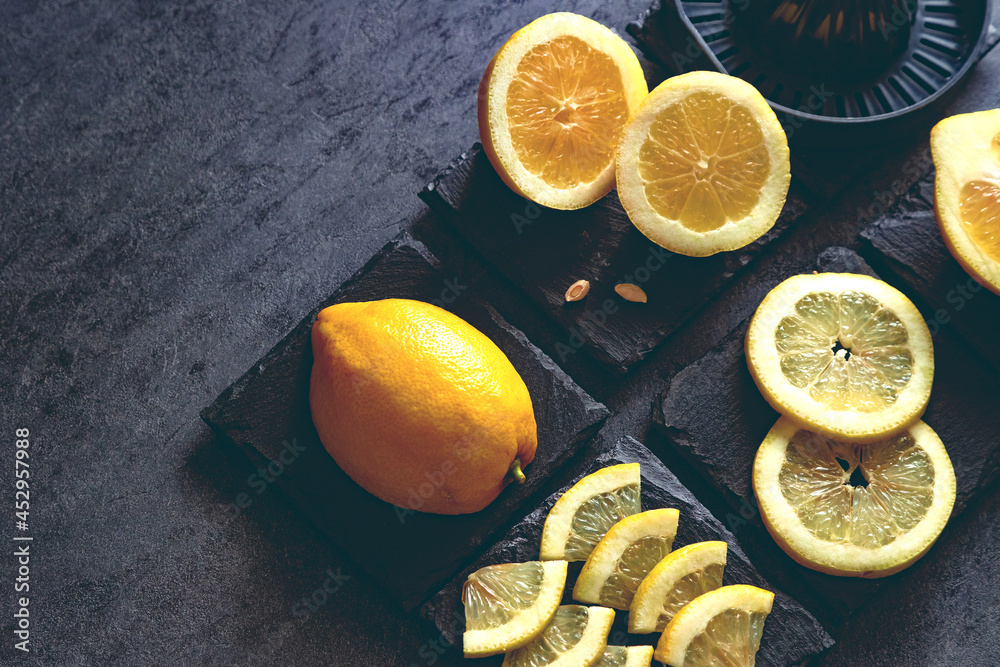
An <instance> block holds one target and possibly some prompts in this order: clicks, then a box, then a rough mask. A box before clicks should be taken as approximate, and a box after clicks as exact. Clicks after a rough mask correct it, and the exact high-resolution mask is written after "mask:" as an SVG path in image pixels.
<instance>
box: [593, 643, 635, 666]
mask: <svg viewBox="0 0 1000 667" xmlns="http://www.w3.org/2000/svg"><path fill="white" fill-rule="evenodd" d="M627 664H628V649H627V648H625V647H624V646H608V647H607V648H605V649H604V655H602V656H601V657H600V659H598V661H597V663H596V665H595V667H625V666H626V665H627Z"/></svg>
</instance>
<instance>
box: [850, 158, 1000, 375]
mask: <svg viewBox="0 0 1000 667" xmlns="http://www.w3.org/2000/svg"><path fill="white" fill-rule="evenodd" d="M861 236H862V238H863V239H864V240H865V242H866V243H867V246H868V248H869V249H870V250H872V251H874V252H875V253H876V254H875V256H873V257H872V261H873V262H874V263H875V264H876V265H877V266H879V267H880V268H881V267H882V266H883V265H884V267H885V268H887V269H889V270H890V271H891V272H892V273H894V274H895V275H897V276H899V278H900V279H901V280H902V281H903V282H904V283H905V284H906V286H907V287H909V288H910V289H911V290H913V291H915V292H916V293H917V294H919V295H920V296H921V297H922V298H923V300H924V301H925V303H926V304H927V306H929V307H930V309H931V311H932V312H931V313H929V317H928V321H927V324H928V326H929V327H930V328H931V333H936V332H937V331H938V330H940V329H946V328H954V330H955V331H956V332H958V333H959V334H960V335H961V336H962V337H963V338H965V340H967V341H968V342H969V344H971V345H972V346H973V347H974V348H975V349H976V350H977V351H978V352H979V353H980V354H982V355H983V356H984V357H986V359H988V360H989V361H990V363H992V364H993V366H994V367H995V368H997V369H1000V335H998V333H997V332H998V331H1000V296H998V295H996V294H994V293H993V292H991V291H989V290H988V289H986V288H985V287H983V286H982V285H980V284H979V283H977V282H976V281H975V280H974V279H973V278H972V277H970V276H969V274H968V273H966V272H965V270H964V269H963V268H962V266H961V265H960V264H959V263H958V262H957V261H955V258H954V257H952V256H951V253H950V252H948V248H947V247H946V246H945V244H944V241H943V240H942V239H941V233H940V231H939V229H938V226H937V220H936V218H935V216H934V171H933V170H931V171H930V172H929V173H927V174H925V175H924V176H923V177H922V178H921V179H920V180H919V181H917V183H916V184H914V186H913V187H912V188H911V189H910V191H909V192H907V193H906V195H905V196H903V197H902V198H901V199H900V200H899V201H898V202H897V203H896V205H895V206H894V207H893V208H892V209H891V210H890V211H889V212H887V213H886V214H885V215H883V216H882V217H881V218H879V219H878V220H876V221H875V222H873V223H872V224H871V225H870V226H869V227H868V228H867V229H865V230H864V231H863V232H862V233H861Z"/></svg>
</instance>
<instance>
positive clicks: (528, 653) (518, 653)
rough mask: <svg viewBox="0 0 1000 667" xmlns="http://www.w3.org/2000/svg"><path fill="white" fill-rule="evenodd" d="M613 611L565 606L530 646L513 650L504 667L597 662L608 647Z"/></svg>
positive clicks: (560, 666)
mask: <svg viewBox="0 0 1000 667" xmlns="http://www.w3.org/2000/svg"><path fill="white" fill-rule="evenodd" d="M614 620H615V612H614V610H613V609H607V608H605V607H583V606H580V605H574V604H571V605H563V606H562V607H559V609H558V610H557V611H556V614H555V616H554V617H553V618H552V620H551V621H549V624H548V625H547V626H545V629H544V630H542V633H541V634H540V635H538V636H537V637H536V638H535V639H534V640H533V641H532V642H531V643H530V644H528V645H527V646H524V647H522V648H518V649H514V650H513V651H511V652H509V653H508V654H507V655H506V657H504V659H503V667H542V666H543V665H544V667H580V666H581V665H590V664H592V663H594V662H595V661H596V660H597V659H598V658H599V657H600V656H601V655H602V654H603V653H604V648H605V647H606V646H607V645H608V632H610V631H611V623H612V622H613V621H614Z"/></svg>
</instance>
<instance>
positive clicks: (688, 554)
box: [628, 541, 729, 634]
mask: <svg viewBox="0 0 1000 667" xmlns="http://www.w3.org/2000/svg"><path fill="white" fill-rule="evenodd" d="M728 548H729V545H728V544H726V543H725V542H721V541H709V542H695V543H694V544H688V545H687V546H684V547H681V548H680V549H677V550H676V551H673V552H671V553H670V554H668V555H667V556H666V557H665V558H664V559H663V560H661V561H660V562H659V563H657V564H656V567H654V568H653V569H652V570H650V571H649V574H647V575H646V578H645V579H643V580H642V583H640V584H639V588H638V590H636V592H635V597H634V598H632V606H631V607H630V608H629V614H628V631H629V632H631V633H633V634H650V633H653V632H656V625H657V623H659V621H660V612H661V611H662V609H661V605H662V601H663V598H664V597H665V596H666V595H667V593H668V592H669V591H670V589H672V588H673V586H674V585H675V584H676V582H677V580H678V579H681V578H682V577H686V576H687V575H689V574H691V573H692V572H698V571H699V570H704V569H705V568H706V567H708V566H709V565H722V566H723V567H725V565H726V556H727V552H728Z"/></svg>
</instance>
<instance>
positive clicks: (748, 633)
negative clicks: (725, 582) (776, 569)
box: [653, 585, 774, 667]
mask: <svg viewBox="0 0 1000 667" xmlns="http://www.w3.org/2000/svg"><path fill="white" fill-rule="evenodd" d="M773 603H774V593H771V592H770V591H765V590H763V589H761V588H757V587H755V586H743V585H737V586H723V587H722V588H717V589H715V590H714V591H710V592H708V593H705V594H704V595H701V596H699V597H696V598H695V599H694V600H692V601H691V602H690V603H688V604H687V605H685V606H684V607H683V608H682V609H681V610H680V611H679V612H677V615H676V616H674V618H673V620H671V621H670V623H668V624H667V628H666V630H664V631H663V634H662V635H661V636H660V641H659V642H658V643H657V645H656V652H655V653H654V654H653V655H654V656H655V657H656V659H657V660H659V661H660V662H662V663H664V664H667V665H670V667H718V665H732V666H733V667H753V665H754V662H755V656H756V655H757V649H758V648H760V638H761V635H763V634H764V621H765V619H766V618H767V615H768V614H769V613H771V605H772V604H773Z"/></svg>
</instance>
